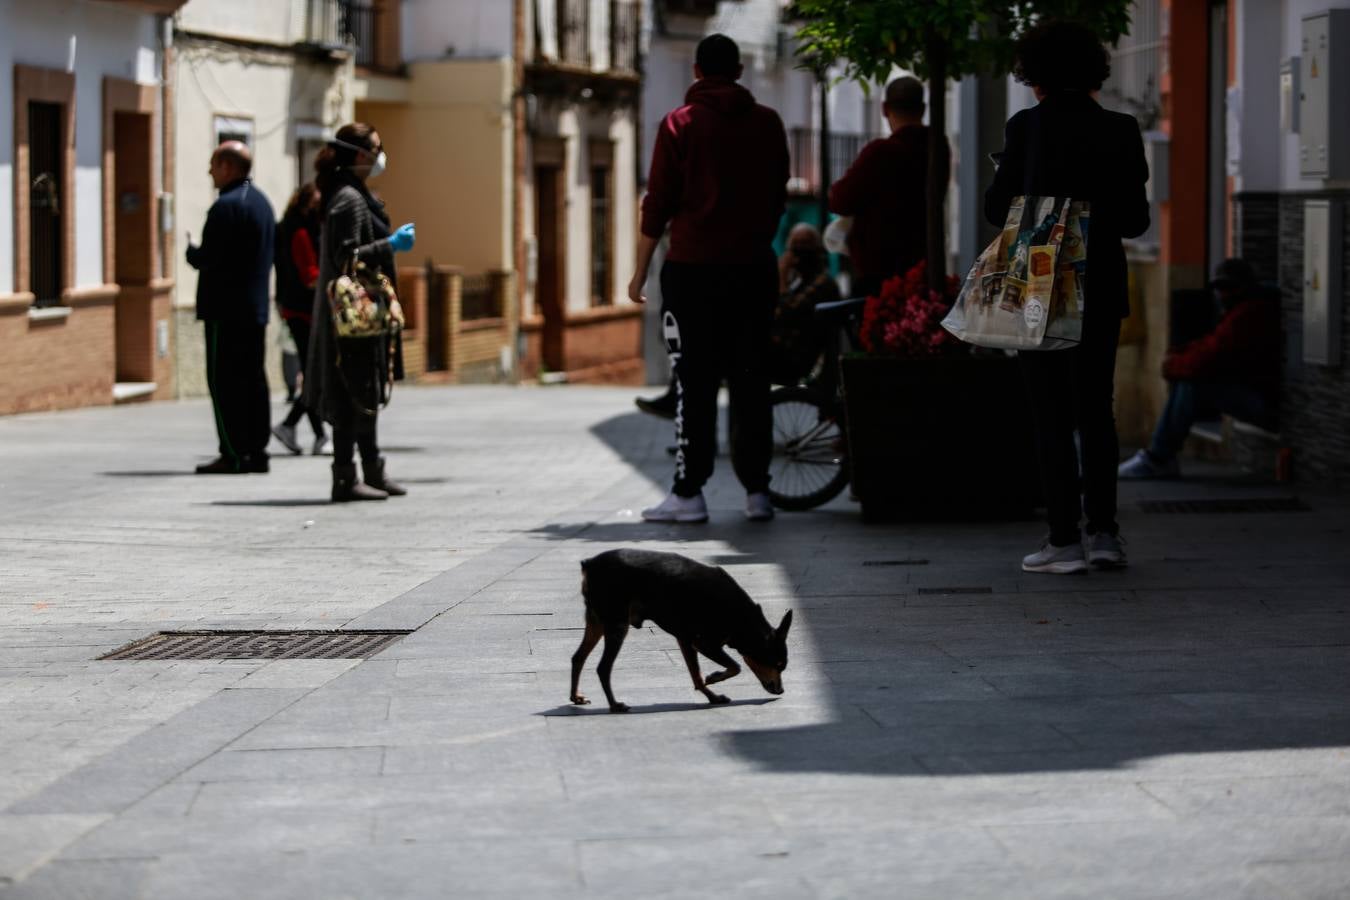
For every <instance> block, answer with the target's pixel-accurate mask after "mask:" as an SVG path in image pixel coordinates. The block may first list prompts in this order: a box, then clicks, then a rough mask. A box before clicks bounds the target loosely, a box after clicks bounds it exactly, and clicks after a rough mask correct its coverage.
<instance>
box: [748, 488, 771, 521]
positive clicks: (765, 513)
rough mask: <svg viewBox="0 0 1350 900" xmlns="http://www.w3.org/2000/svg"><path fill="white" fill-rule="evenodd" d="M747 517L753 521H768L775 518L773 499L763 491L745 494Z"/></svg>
mask: <svg viewBox="0 0 1350 900" xmlns="http://www.w3.org/2000/svg"><path fill="white" fill-rule="evenodd" d="M745 517H746V518H747V519H749V520H750V521H751V522H767V521H769V520H770V519H772V518H773V501H772V500H770V499H769V495H768V494H766V493H764V492H763V491H759V492H757V493H754V494H746V495H745Z"/></svg>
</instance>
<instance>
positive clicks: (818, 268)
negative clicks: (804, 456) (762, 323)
mask: <svg viewBox="0 0 1350 900" xmlns="http://www.w3.org/2000/svg"><path fill="white" fill-rule="evenodd" d="M828 262H829V257H828V255H827V254H826V252H825V245H824V244H823V243H822V242H821V239H820V232H819V231H817V230H816V228H815V226H814V225H808V224H806V223H804V222H803V223H801V224H799V225H797V226H795V227H794V228H793V229H792V231H791V232H789V234H788V242H787V249H786V250H784V251H783V255H782V256H780V257H779V258H778V305H777V306H776V307H774V312H773V329H772V331H771V332H770V341H771V343H770V348H769V361H770V365H769V374H770V378H771V379H772V381H773V382H774V384H796V383H797V382H798V381H800V380H801V379H803V378H805V377H806V376H808V375H810V374H811V370H812V369H814V368H815V365H816V360H818V359H819V358H820V354H821V351H822V350H823V349H824V344H823V338H824V334H823V333H822V329H821V327H820V325H819V323H817V322H816V319H815V309H816V304H817V303H831V302H833V301H835V300H838V299H840V297H839V285H838V284H836V283H835V280H834V277H833V276H832V275H830V269H829V265H828Z"/></svg>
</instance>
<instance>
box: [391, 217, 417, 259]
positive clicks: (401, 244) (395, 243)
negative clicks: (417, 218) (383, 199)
mask: <svg viewBox="0 0 1350 900" xmlns="http://www.w3.org/2000/svg"><path fill="white" fill-rule="evenodd" d="M416 229H417V226H416V225H414V224H413V223H412V222H409V223H408V224H407V225H400V226H399V229H398V231H395V232H394V233H393V234H391V235H389V247H390V249H392V250H393V251H394V252H395V253H406V252H408V251H409V250H411V249H412V248H413V244H415V243H417V230H416Z"/></svg>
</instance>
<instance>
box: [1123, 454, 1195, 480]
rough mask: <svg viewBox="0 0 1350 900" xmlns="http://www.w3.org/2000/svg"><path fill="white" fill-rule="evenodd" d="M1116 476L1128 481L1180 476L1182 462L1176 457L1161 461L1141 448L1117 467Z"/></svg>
mask: <svg viewBox="0 0 1350 900" xmlns="http://www.w3.org/2000/svg"><path fill="white" fill-rule="evenodd" d="M1116 477H1117V478H1119V479H1122V480H1127V481H1141V480H1143V479H1146V478H1180V477H1181V464H1180V463H1179V462H1177V460H1176V457H1173V458H1172V459H1169V460H1167V461H1166V462H1159V461H1158V460H1156V459H1154V458H1153V457H1152V456H1151V455H1149V452H1148V451H1147V450H1140V451H1139V452H1138V453H1136V454H1135V455H1134V456H1131V457H1130V458H1129V459H1127V460H1125V461H1124V462H1123V463H1121V464H1120V465H1119V466H1118V467H1117V468H1116Z"/></svg>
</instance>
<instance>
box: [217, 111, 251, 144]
mask: <svg viewBox="0 0 1350 900" xmlns="http://www.w3.org/2000/svg"><path fill="white" fill-rule="evenodd" d="M215 125H216V146H217V147H219V146H220V145H221V144H223V143H225V142H226V141H239V142H240V143H243V144H245V145H246V146H249V147H252V146H253V120H252V119H244V118H241V117H239V116H216V122H215Z"/></svg>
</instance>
